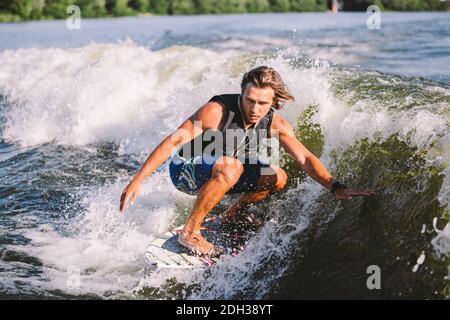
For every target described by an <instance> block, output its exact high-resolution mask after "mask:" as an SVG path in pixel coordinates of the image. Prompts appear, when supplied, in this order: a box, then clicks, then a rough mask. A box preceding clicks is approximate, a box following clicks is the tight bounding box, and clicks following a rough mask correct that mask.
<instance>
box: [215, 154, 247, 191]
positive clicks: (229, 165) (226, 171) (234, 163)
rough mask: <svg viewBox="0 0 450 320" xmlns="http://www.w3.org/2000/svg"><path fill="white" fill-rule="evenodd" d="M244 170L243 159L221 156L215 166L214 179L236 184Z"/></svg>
mask: <svg viewBox="0 0 450 320" xmlns="http://www.w3.org/2000/svg"><path fill="white" fill-rule="evenodd" d="M243 172H244V165H243V164H242V162H241V161H239V160H238V159H235V158H231V157H221V158H220V159H219V160H217V161H216V163H215V164H214V167H213V174H212V178H213V179H219V180H222V181H223V182H224V183H225V184H227V185H234V184H235V183H236V182H237V181H238V180H239V177H240V176H241V175H242V173H243Z"/></svg>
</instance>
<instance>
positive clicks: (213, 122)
mask: <svg viewBox="0 0 450 320" xmlns="http://www.w3.org/2000/svg"><path fill="white" fill-rule="evenodd" d="M225 113H226V108H225V106H223V105H222V104H221V103H218V102H215V101H211V102H208V103H207V104H205V105H203V106H202V107H200V108H199V109H198V110H197V112H195V113H194V114H193V115H192V117H191V119H192V120H193V121H201V123H202V127H203V129H205V130H206V129H217V128H219V127H220V124H221V122H222V119H223V116H224V114H225Z"/></svg>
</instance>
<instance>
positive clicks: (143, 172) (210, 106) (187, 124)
mask: <svg viewBox="0 0 450 320" xmlns="http://www.w3.org/2000/svg"><path fill="white" fill-rule="evenodd" d="M223 112H224V108H223V106H222V105H221V104H219V103H216V102H210V103H207V104H206V105H204V106H202V107H201V108H200V109H198V110H197V112H195V113H194V114H193V115H192V116H190V117H189V118H188V119H187V120H186V121H184V122H183V123H182V124H181V126H180V127H178V129H177V130H175V131H174V132H173V133H172V134H170V135H169V136H167V137H166V138H165V139H164V140H163V141H162V142H161V143H160V144H159V145H158V146H157V147H156V148H155V149H154V150H153V152H152V153H151V154H150V156H149V157H148V158H147V160H146V161H145V163H144V164H143V166H142V167H141V168H140V169H139V171H138V172H137V173H136V175H135V176H134V178H133V179H132V180H131V182H130V183H129V184H128V185H127V187H126V188H125V189H124V191H123V192H122V196H121V198H120V211H121V212H123V211H124V210H125V207H126V205H127V203H128V201H129V200H131V204H133V203H134V202H135V201H136V198H137V197H138V196H139V189H140V185H141V184H142V182H143V181H144V180H145V178H147V177H148V176H149V175H151V174H152V173H153V172H154V171H155V170H156V169H158V168H159V166H160V165H161V164H163V163H164V161H166V160H167V159H168V158H169V157H170V155H171V154H172V153H173V152H174V151H175V150H176V148H178V147H179V146H181V145H183V144H184V143H186V142H188V141H190V140H192V139H194V138H195V137H197V136H198V135H200V134H201V133H202V132H203V131H205V130H208V129H217V128H218V127H219V126H220V123H221V120H222V115H223Z"/></svg>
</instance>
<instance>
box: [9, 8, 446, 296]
mask: <svg viewBox="0 0 450 320" xmlns="http://www.w3.org/2000/svg"><path fill="white" fill-rule="evenodd" d="M367 18H368V15H366V14H365V13H342V14H339V15H332V14H328V13H308V14H246V15H219V16H182V17H139V18H137V17H133V18H114V19H95V20H89V19H82V21H81V29H79V30H70V29H68V28H67V27H66V22H65V21H63V20H56V21H50V22H48V21H39V22H27V23H14V24H0V298H105V299H108V298H116V299H117V298H124V299H136V298H137V299H172V298H176V299H206V298H208V299H229V298H237V299H242V298H249V299H268V298H269V299H270V298H288V299H301V298H363V299H378V298H389V299H392V298H400V299H402V298H420V299H422V298H427V299H442V298H446V297H447V298H449V297H450V292H449V290H450V288H449V279H448V277H449V269H448V266H449V265H450V263H449V256H450V253H449V252H450V224H448V221H449V220H450V217H449V211H448V205H449V200H450V169H449V162H450V151H449V150H450V148H449V145H450V134H449V123H450V68H449V65H450V15H449V14H448V13H382V15H381V29H375V30H369V29H368V28H367V25H366V20H367ZM258 65H270V66H272V67H274V68H275V69H277V70H278V71H279V72H280V74H281V75H282V77H283V78H284V79H285V81H286V83H287V85H288V86H289V88H290V89H291V91H292V93H293V94H294V95H295V97H296V101H295V102H293V103H290V104H288V105H286V107H285V108H284V109H283V110H282V111H281V114H283V115H284V116H285V117H286V118H287V119H288V120H289V121H290V122H291V123H292V124H293V125H294V126H295V127H296V131H297V134H298V137H299V139H300V140H301V141H302V142H303V143H304V144H305V145H306V146H307V147H308V148H309V149H310V150H311V151H313V152H314V153H315V154H316V155H317V156H319V157H320V158H321V160H322V161H323V162H324V163H325V164H326V166H327V167H328V168H329V169H330V171H331V172H332V174H333V175H335V176H336V177H338V178H339V179H340V180H342V181H344V182H345V183H347V184H349V185H351V186H354V187H360V188H366V187H371V188H377V189H378V190H379V191H378V194H377V195H376V196H375V197H372V198H364V199H363V198H358V199H353V200H351V201H348V202H337V201H335V200H334V199H333V197H332V196H331V195H330V194H329V192H327V191H326V190H324V189H322V188H321V187H320V186H319V185H318V184H317V183H315V182H314V181H313V180H311V179H310V178H308V177H306V176H305V174H304V173H302V172H301V170H300V168H299V166H298V165H297V164H295V163H293V162H292V160H291V159H290V158H289V157H288V156H286V155H284V156H283V158H282V161H281V165H282V167H283V168H284V169H285V170H286V171H287V172H288V174H289V177H290V180H289V187H288V188H287V190H285V191H283V192H281V193H279V194H277V195H275V196H273V197H271V198H270V199H268V200H266V201H264V202H263V203H259V204H257V205H255V206H254V207H253V208H252V210H255V211H256V212H264V213H267V215H268V217H269V218H271V219H272V221H275V222H271V223H267V224H266V225H264V227H263V228H262V229H261V230H260V231H259V232H258V234H257V235H256V236H255V237H253V238H252V239H251V240H250V242H249V244H248V246H247V248H246V249H245V250H244V251H243V252H242V253H241V254H240V255H238V256H237V257H233V258H230V259H228V260H226V261H224V262H223V263H221V264H219V265H218V266H216V267H214V268H212V269H210V270H207V271H206V272H191V271H187V272H184V271H174V272H167V271H166V272H157V273H155V272H153V273H151V272H149V271H148V270H147V269H146V265H145V262H144V258H143V257H144V252H145V249H146V247H147V245H148V244H149V243H150V242H151V241H152V239H155V238H156V237H157V236H159V235H160V234H162V233H164V232H165V231H167V230H168V229H169V228H170V227H173V226H175V225H176V224H177V222H179V221H182V220H183V219H185V218H186V214H187V213H188V212H189V208H191V207H192V205H193V202H194V200H195V198H193V197H191V196H188V195H184V194H182V193H180V192H178V191H177V190H176V189H175V188H174V187H173V186H172V185H171V183H170V180H169V177H168V163H167V162H166V163H165V164H163V166H161V167H160V168H159V169H158V170H157V172H156V173H155V174H154V175H152V176H151V177H150V178H149V179H147V181H146V182H145V184H144V185H143V188H142V195H141V197H140V198H139V200H138V201H137V202H136V204H135V205H134V206H132V207H131V208H129V209H128V210H127V212H126V213H125V214H124V215H121V214H119V212H118V204H119V197H120V194H121V192H122V190H123V188H124V187H125V186H126V184H127V183H128V181H129V180H130V179H131V178H132V177H133V175H134V173H135V172H136V170H137V169H138V168H139V167H140V165H142V163H143V161H144V160H145V159H146V157H147V156H148V154H149V153H150V152H151V151H152V149H153V148H154V147H155V146H156V145H157V144H158V143H159V142H160V141H161V140H162V139H163V138H164V137H165V136H167V135H168V134H170V133H171V132H172V131H173V130H174V129H175V128H176V127H177V126H178V125H180V124H181V122H182V121H183V120H184V119H185V118H186V117H188V116H189V115H190V114H192V113H193V112H194V111H195V110H196V109H197V108H198V107H199V106H201V105H202V104H204V103H205V102H206V101H208V100H209V98H210V97H211V96H213V95H216V94H221V93H235V92H238V91H239V84H240V79H241V77H242V74H243V73H244V72H245V71H247V70H249V69H250V68H252V67H255V66H258ZM231 200H232V198H230V197H227V198H226V199H224V201H223V203H222V204H221V205H219V206H218V207H217V208H215V209H214V211H215V212H216V213H218V212H220V211H221V210H223V209H224V208H225V207H226V205H227V204H229V203H230V201H231ZM370 266H372V267H370ZM373 266H376V268H379V269H378V270H379V271H380V274H381V279H380V284H381V289H372V290H370V289H368V287H367V282H368V278H369V277H370V276H371V272H370V271H368V270H372V269H371V268H373ZM369 282H370V280H369Z"/></svg>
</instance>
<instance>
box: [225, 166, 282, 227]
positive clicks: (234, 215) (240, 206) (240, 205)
mask: <svg viewBox="0 0 450 320" xmlns="http://www.w3.org/2000/svg"><path fill="white" fill-rule="evenodd" d="M270 167H271V168H272V170H273V174H271V175H263V176H260V177H259V179H258V183H257V190H256V191H254V192H248V193H245V194H243V195H242V196H240V197H239V198H238V199H237V201H236V202H235V203H234V204H233V205H232V206H231V207H229V208H228V209H227V210H226V211H224V213H222V215H221V217H222V219H223V220H224V221H228V222H237V221H236V220H237V219H238V216H239V214H240V213H243V212H244V211H245V210H246V209H247V208H248V207H249V206H251V205H252V204H254V203H256V202H258V201H261V200H263V199H265V198H267V197H268V196H269V195H271V194H273V193H275V192H278V191H280V190H282V189H284V187H285V186H286V184H287V180H288V177H287V174H286V172H285V171H284V170H283V169H281V168H280V167H277V166H275V165H271V166H270Z"/></svg>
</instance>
